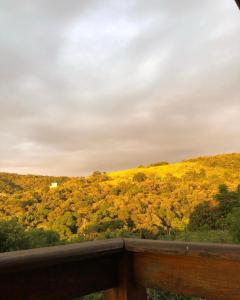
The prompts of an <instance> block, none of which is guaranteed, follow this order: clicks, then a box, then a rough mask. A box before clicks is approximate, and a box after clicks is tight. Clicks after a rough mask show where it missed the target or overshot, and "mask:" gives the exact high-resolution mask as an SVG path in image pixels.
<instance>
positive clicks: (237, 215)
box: [226, 208, 240, 243]
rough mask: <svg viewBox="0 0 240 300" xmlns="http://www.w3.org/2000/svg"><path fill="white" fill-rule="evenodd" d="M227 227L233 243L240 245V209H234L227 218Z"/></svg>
mask: <svg viewBox="0 0 240 300" xmlns="http://www.w3.org/2000/svg"><path fill="white" fill-rule="evenodd" d="M226 221H227V225H228V230H229V232H230V234H231V235H232V238H233V241H234V242H237V243H240V208H234V209H233V210H232V212H231V213H229V214H228V216H227V220H226Z"/></svg>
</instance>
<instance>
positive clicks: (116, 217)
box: [0, 153, 240, 240]
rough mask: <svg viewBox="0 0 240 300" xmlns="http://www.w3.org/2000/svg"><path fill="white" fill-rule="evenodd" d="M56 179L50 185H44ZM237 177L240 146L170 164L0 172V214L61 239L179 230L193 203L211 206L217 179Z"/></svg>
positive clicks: (228, 181) (231, 183) (232, 184)
mask: <svg viewBox="0 0 240 300" xmlns="http://www.w3.org/2000/svg"><path fill="white" fill-rule="evenodd" d="M51 182H58V187H57V188H50V184H51ZM222 184H225V185H227V186H228V187H229V189H230V190H235V189H236V188H237V186H238V185H239V184H240V153H235V154H224V155H217V156H211V157H199V158H195V159H190V160H185V161H182V162H179V163H175V164H167V163H166V162H158V163H155V164H152V165H150V166H146V167H144V166H140V167H138V168H134V169H129V170H124V171H118V172H112V173H101V172H99V171H96V172H94V173H93V174H92V175H91V176H88V177H49V176H35V175H18V174H9V173H0V219H1V220H8V219H11V218H13V217H14V218H17V220H18V221H19V223H21V224H23V225H25V226H26V227H27V228H42V229H44V230H54V231H56V232H57V233H59V235H60V237H61V238H62V239H66V240H73V239H79V238H84V239H93V238H101V237H103V236H104V237H112V236H118V235H128V236H129V235H131V234H139V235H141V236H142V235H144V234H145V235H147V236H149V235H159V234H168V235H169V234H171V232H173V231H183V230H185V228H186V227H187V225H188V223H189V218H190V215H191V214H192V213H194V211H195V209H196V207H198V206H199V205H200V204H201V203H204V202H208V203H209V205H210V206H212V207H214V206H216V205H217V201H216V198H215V197H214V195H216V194H217V193H218V188H219V185H222Z"/></svg>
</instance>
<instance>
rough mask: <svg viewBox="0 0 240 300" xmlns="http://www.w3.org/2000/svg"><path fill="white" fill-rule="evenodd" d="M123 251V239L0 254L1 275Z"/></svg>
mask: <svg viewBox="0 0 240 300" xmlns="http://www.w3.org/2000/svg"><path fill="white" fill-rule="evenodd" d="M123 251H124V242H123V239H109V240H102V241H93V242H84V243H76V244H70V245H63V246H53V247H46V248H38V249H31V250H21V251H12V252H6V253H0V274H1V273H6V272H17V271H23V270H28V269H36V268H43V267H45V266H52V265H57V264H62V263H66V262H72V261H73V262H77V261H80V260H85V259H88V258H91V259H93V258H94V257H101V256H104V255H106V254H107V255H110V254H114V253H122V252H123Z"/></svg>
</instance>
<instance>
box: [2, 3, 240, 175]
mask: <svg viewBox="0 0 240 300" xmlns="http://www.w3.org/2000/svg"><path fill="white" fill-rule="evenodd" d="M239 37H240V12H239V10H238V9H237V6H236V4H235V3H234V1H233V0H232V1H231V0H211V1H209V0H202V1H193V0H181V1H179V0H171V1H169V0H147V1H146V0H122V1H118V0H101V1H100V0H85V1H84V0H82V1H76V0H51V1H49V0H24V1H17V0H6V1H5V0H0V171H5V172H17V173H22V174H26V173H28V174H29V173H31V174H48V175H69V176H78V175H86V174H90V173H92V172H93V171H95V170H100V171H113V170H120V169H126V168H131V167H135V166H138V165H147V164H149V163H153V162H157V161H169V162H176V161H180V160H183V159H186V158H189V157H195V156H200V155H210V154H219V153H231V152H240V138H239V137H240V38H239Z"/></svg>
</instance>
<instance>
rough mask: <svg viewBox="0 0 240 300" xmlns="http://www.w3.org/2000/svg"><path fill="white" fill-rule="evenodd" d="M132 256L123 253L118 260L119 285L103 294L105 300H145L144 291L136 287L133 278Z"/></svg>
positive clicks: (140, 287)
mask: <svg viewBox="0 0 240 300" xmlns="http://www.w3.org/2000/svg"><path fill="white" fill-rule="evenodd" d="M133 274H134V273H133V256H132V254H131V253H127V252H126V253H125V254H124V255H123V256H122V258H121V259H120V260H119V267H118V278H119V284H118V286H116V287H115V288H113V289H110V290H107V291H105V292H104V299H105V300H147V293H146V289H145V288H144V287H142V286H141V285H138V284H137V283H136V282H135V281H134V277H133Z"/></svg>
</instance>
